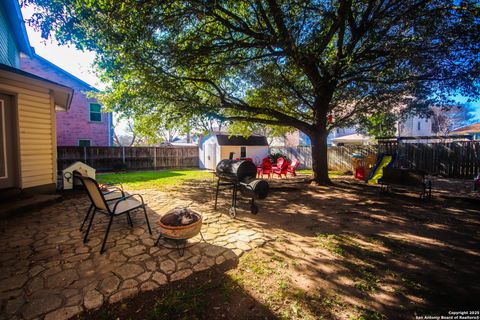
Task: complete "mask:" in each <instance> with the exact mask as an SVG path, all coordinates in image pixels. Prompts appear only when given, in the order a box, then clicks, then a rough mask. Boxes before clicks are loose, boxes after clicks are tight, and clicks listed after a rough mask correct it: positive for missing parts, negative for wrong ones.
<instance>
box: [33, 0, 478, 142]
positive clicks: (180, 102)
mask: <svg viewBox="0 0 480 320" xmlns="http://www.w3.org/2000/svg"><path fill="white" fill-rule="evenodd" d="M25 2H26V3H34V4H36V5H37V6H38V8H39V11H38V14H36V15H34V17H33V19H32V21H30V23H32V24H33V25H35V26H37V27H38V28H40V29H41V30H42V32H43V34H44V35H45V36H47V35H49V34H51V33H53V34H54V35H55V36H56V37H57V38H58V39H59V41H61V42H62V43H73V44H75V45H76V46H77V47H78V48H81V49H90V50H94V51H95V52H96V53H97V61H96V66H97V68H98V69H99V71H100V72H101V75H102V79H103V80H104V81H106V82H108V83H109V88H108V89H107V90H106V92H105V93H104V94H103V95H102V101H103V102H104V103H105V104H106V105H107V106H108V107H110V108H111V109H113V110H115V111H117V112H123V113H125V114H126V115H128V116H139V117H144V116H148V117H149V119H150V121H153V120H152V119H159V120H158V121H160V119H161V120H162V121H163V120H164V119H174V120H173V121H175V123H182V122H185V121H187V120H188V119H192V118H194V119H198V118H199V117H207V118H211V117H216V118H218V119H223V120H225V121H229V122H232V123H235V122H238V124H236V125H235V126H234V128H237V129H238V128H241V127H243V128H244V129H247V128H251V127H252V125H251V123H260V124H261V125H270V126H272V125H273V126H275V125H278V126H286V127H289V128H292V127H294V128H297V129H300V130H302V131H304V132H306V133H307V134H309V135H312V134H314V133H315V132H319V131H322V130H326V129H331V128H334V127H342V126H346V125H353V124H365V125H366V126H367V128H370V127H371V126H374V127H378V126H379V125H380V123H382V127H383V128H385V127H387V126H389V125H390V124H391V121H390V118H391V116H397V115H398V114H400V113H401V112H404V111H405V110H408V109H415V112H425V111H426V110H428V106H429V105H431V104H437V105H438V104H445V103H447V100H448V96H449V95H451V94H457V93H461V94H463V95H466V96H468V97H471V98H473V99H475V98H478V96H479V94H480V91H479V78H478V75H479V74H480V41H479V37H478V34H479V33H480V21H479V19H478V13H479V6H478V3H477V2H476V1H474V0H470V1H462V4H461V5H458V3H457V2H456V1H453V0H435V1H418V0H403V1H398V0H390V1H374V0H367V1H359V0H358V1H333V2H332V1H330V2H326V1H320V2H318V1H306V0H302V1H288V0H277V1H250V2H247V1H227V0H221V1H200V0H188V1H153V0H143V1H136V0H118V1H113V0H67V1H63V0H26V1H25ZM422 110H423V111H422ZM329 114H332V115H334V119H335V121H334V122H333V123H331V124H329V127H328V128H326V126H327V122H328V121H327V118H326V117H327V116H328V115H329ZM372 114H373V115H375V116H374V117H373V118H372V119H370V120H368V121H366V120H365V119H366V118H368V116H369V115H372ZM387 120H388V121H387ZM198 121H199V122H202V121H201V120H198ZM382 121H385V122H382ZM248 130H250V129H248ZM368 130H370V129H368ZM382 130H384V129H382Z"/></svg>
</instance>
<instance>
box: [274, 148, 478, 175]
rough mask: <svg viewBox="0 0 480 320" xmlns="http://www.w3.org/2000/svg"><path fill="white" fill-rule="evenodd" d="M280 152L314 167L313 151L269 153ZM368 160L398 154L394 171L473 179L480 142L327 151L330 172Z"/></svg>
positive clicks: (280, 150) (308, 149) (346, 168)
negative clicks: (354, 157) (357, 159)
mask: <svg viewBox="0 0 480 320" xmlns="http://www.w3.org/2000/svg"><path fill="white" fill-rule="evenodd" d="M276 152H280V153H282V154H285V155H287V156H288V157H289V158H291V159H298V160H300V162H301V164H302V165H301V168H311V167H312V152H311V149H310V147H298V148H294V147H285V148H283V147H282V148H276V147H272V148H270V153H276ZM354 153H360V154H363V155H365V156H367V155H369V154H377V153H390V154H393V153H394V154H396V156H397V161H396V162H395V164H394V166H395V167H403V168H411V169H419V170H424V171H426V172H427V173H428V174H432V175H441V176H444V177H449V178H472V177H474V176H476V175H478V174H479V173H480V141H452V142H432V143H410V142H401V143H398V142H396V141H388V142H386V143H380V144H379V145H378V146H341V147H328V168H329V170H335V171H342V172H346V171H349V170H351V169H352V154H354Z"/></svg>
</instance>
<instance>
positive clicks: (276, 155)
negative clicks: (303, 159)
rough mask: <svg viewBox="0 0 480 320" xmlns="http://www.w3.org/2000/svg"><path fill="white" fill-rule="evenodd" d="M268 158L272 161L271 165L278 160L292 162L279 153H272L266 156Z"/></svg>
mask: <svg viewBox="0 0 480 320" xmlns="http://www.w3.org/2000/svg"><path fill="white" fill-rule="evenodd" d="M268 157H269V158H270V161H272V163H277V160H278V158H283V159H285V160H286V161H288V162H292V160H290V158H289V157H287V156H286V155H284V154H281V153H280V152H277V153H272V154H270V155H268Z"/></svg>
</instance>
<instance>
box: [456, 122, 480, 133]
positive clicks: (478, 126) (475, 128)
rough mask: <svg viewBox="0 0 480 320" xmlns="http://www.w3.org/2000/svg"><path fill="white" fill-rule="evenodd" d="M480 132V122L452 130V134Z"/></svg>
mask: <svg viewBox="0 0 480 320" xmlns="http://www.w3.org/2000/svg"><path fill="white" fill-rule="evenodd" d="M478 132H480V122H477V123H474V124H471V125H468V126H464V127H460V128H457V129H455V130H452V131H451V132H450V134H468V133H478Z"/></svg>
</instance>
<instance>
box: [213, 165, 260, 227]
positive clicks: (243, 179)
mask: <svg viewBox="0 0 480 320" xmlns="http://www.w3.org/2000/svg"><path fill="white" fill-rule="evenodd" d="M215 174H216V176H217V177H218V181H217V192H216V193H215V210H216V209H217V200H218V192H219V190H220V186H226V187H227V188H228V189H229V188H232V207H231V208H230V210H229V214H230V216H231V217H232V218H235V216H236V215H237V209H236V207H237V193H238V191H239V190H240V193H242V194H243V195H245V196H247V197H250V198H251V200H250V212H251V213H252V214H257V213H258V207H257V205H256V204H255V199H265V198H266V197H267V196H268V189H269V186H268V182H267V181H265V180H257V179H256V177H257V167H256V166H255V164H254V163H253V162H251V161H246V160H231V159H227V160H222V161H220V162H219V163H218V165H217V168H216V170H215Z"/></svg>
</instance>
